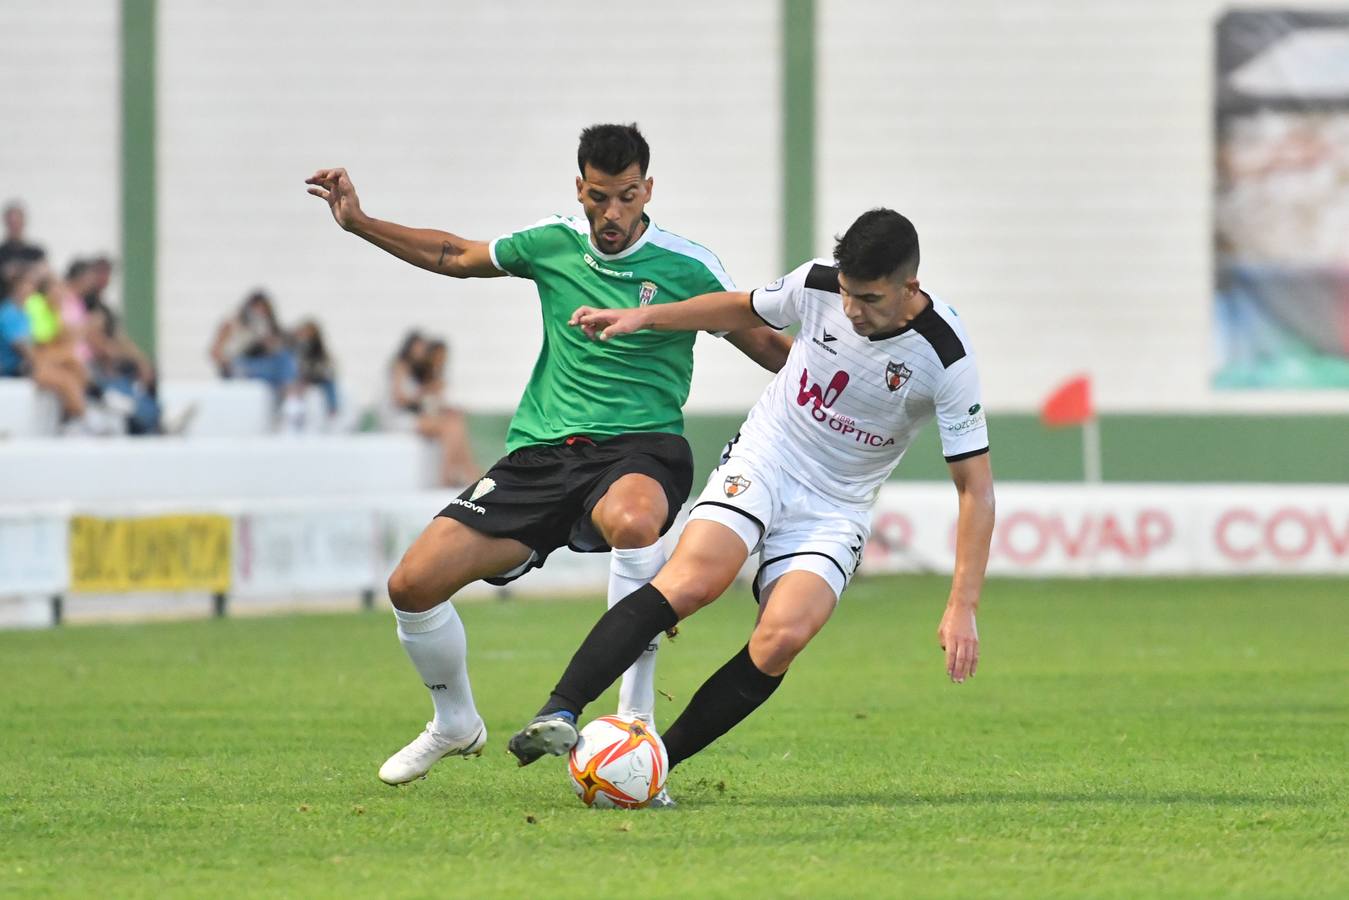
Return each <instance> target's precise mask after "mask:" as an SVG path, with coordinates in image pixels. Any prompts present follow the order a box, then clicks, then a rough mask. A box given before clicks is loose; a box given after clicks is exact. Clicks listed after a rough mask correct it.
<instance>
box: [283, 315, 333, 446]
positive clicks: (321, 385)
mask: <svg viewBox="0 0 1349 900" xmlns="http://www.w3.org/2000/svg"><path fill="white" fill-rule="evenodd" d="M291 346H292V348H293V349H294V351H295V356H296V359H297V361H298V362H299V367H300V383H301V384H302V385H303V386H304V387H306V388H307V387H310V386H311V385H312V386H313V387H316V388H318V389H319V390H320V391H322V392H323V405H324V409H325V410H326V411H327V414H328V423H329V425H331V424H332V423H333V422H334V421H335V420H336V419H337V408H338V405H337V367H336V366H335V365H334V364H333V360H332V357H331V356H329V355H328V345H327V344H326V343H325V342H324V340H323V331H322V330H321V329H320V328H319V326H318V323H317V322H315V321H314V320H313V319H306V320H305V321H303V322H301V323H300V324H299V326H298V327H297V328H296V329H295V331H294V332H293V333H292V334H291Z"/></svg>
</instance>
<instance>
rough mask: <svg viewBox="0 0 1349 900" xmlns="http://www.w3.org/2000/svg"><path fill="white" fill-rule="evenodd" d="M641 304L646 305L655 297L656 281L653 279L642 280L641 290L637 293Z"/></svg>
mask: <svg viewBox="0 0 1349 900" xmlns="http://www.w3.org/2000/svg"><path fill="white" fill-rule="evenodd" d="M637 298H638V300H639V301H640V302H641V304H642V306H646V305H647V304H649V303H650V302H651V301H652V300H655V299H656V283H655V282H654V281H643V282H642V292H641V293H640V294H638V295H637Z"/></svg>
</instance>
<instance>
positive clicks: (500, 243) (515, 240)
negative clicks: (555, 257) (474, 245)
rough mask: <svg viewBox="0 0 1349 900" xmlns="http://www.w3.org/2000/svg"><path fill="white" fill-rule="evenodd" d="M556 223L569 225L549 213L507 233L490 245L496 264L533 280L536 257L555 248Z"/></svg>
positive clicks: (559, 225) (506, 270)
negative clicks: (525, 226) (528, 224)
mask: <svg viewBox="0 0 1349 900" xmlns="http://www.w3.org/2000/svg"><path fill="white" fill-rule="evenodd" d="M549 226H554V227H549ZM556 227H563V228H566V227H569V226H568V225H567V222H566V220H565V219H563V218H562V217H561V216H549V217H548V218H546V219H542V220H540V221H538V222H536V223H535V224H533V225H531V226H530V227H528V228H523V229H521V230H520V231H515V232H512V233H511V234H503V235H502V236H501V237H499V238H497V239H496V240H494V241H492V243H491V244H490V245H489V250H490V251H491V254H492V264H493V265H494V266H496V267H497V268H498V269H500V270H501V271H503V272H505V273H506V274H507V275H514V276H516V277H517V278H529V279H531V280H532V279H533V278H534V260H536V259H538V258H539V257H541V256H543V255H544V254H546V253H548V252H549V251H550V249H552V245H553V241H554V240H555V233H556Z"/></svg>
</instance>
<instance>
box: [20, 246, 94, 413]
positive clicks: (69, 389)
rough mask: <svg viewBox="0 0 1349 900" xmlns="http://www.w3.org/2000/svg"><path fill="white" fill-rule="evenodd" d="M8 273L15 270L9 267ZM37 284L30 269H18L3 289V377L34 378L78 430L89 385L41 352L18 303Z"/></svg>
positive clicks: (34, 274)
mask: <svg viewBox="0 0 1349 900" xmlns="http://www.w3.org/2000/svg"><path fill="white" fill-rule="evenodd" d="M6 271H9V272H14V271H15V270H14V268H13V267H10V268H8V269H7V270H6ZM36 285H37V280H36V273H35V272H34V271H33V269H32V267H31V266H28V267H23V268H20V269H18V271H17V273H15V274H13V275H11V276H10V277H9V278H7V279H6V281H5V283H4V284H3V285H2V286H0V294H3V296H0V376H2V377H7V378H14V377H23V376H29V377H31V378H32V379H33V381H34V382H36V383H37V385H38V387H40V388H43V389H45V390H49V391H51V392H52V393H54V394H56V397H57V400H58V401H59V402H60V404H61V414H62V419H63V421H64V422H66V423H69V424H71V425H74V426H77V427H78V426H81V425H82V424H83V420H84V415H85V410H86V407H85V399H84V394H85V388H86V386H87V382H86V381H85V380H83V379H82V378H81V377H80V376H79V375H78V374H77V373H75V372H73V371H71V370H70V369H69V368H67V367H65V366H63V365H61V364H60V363H59V362H57V361H55V360H54V359H52V358H51V357H49V356H44V355H43V354H41V353H40V352H39V350H38V348H37V346H36V345H35V344H34V342H33V335H32V329H31V327H30V325H29V322H28V316H27V314H26V313H25V312H24V311H23V309H22V308H20V306H19V301H18V300H17V298H18V297H26V296H28V295H29V294H31V293H33V291H34V289H35V288H36Z"/></svg>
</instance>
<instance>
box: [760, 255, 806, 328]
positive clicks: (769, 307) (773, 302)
mask: <svg viewBox="0 0 1349 900" xmlns="http://www.w3.org/2000/svg"><path fill="white" fill-rule="evenodd" d="M814 265H815V261H814V260H811V261H810V262H806V263H802V264H801V265H799V266H797V267H796V268H795V269H792V270H791V272H789V273H787V274H786V275H783V276H782V277H781V278H779V279H778V280H777V281H775V282H773V283H772V284H768V285H764V286H763V287H761V288H755V289H754V290H752V291H750V292H749V305H750V307H751V308H752V309H753V310H754V314H755V315H757V316H758V317H759V318H761V319H763V320H764V322H765V323H767V325H768V326H769V327H770V328H775V329H777V330H778V331H781V330H782V329H784V328H786V327H787V326H788V325H792V324H794V323H796V322H800V321H801V304H800V301H801V291H802V289H803V288H804V287H805V284H806V276H807V275H809V274H810V269H811V266H814Z"/></svg>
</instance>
